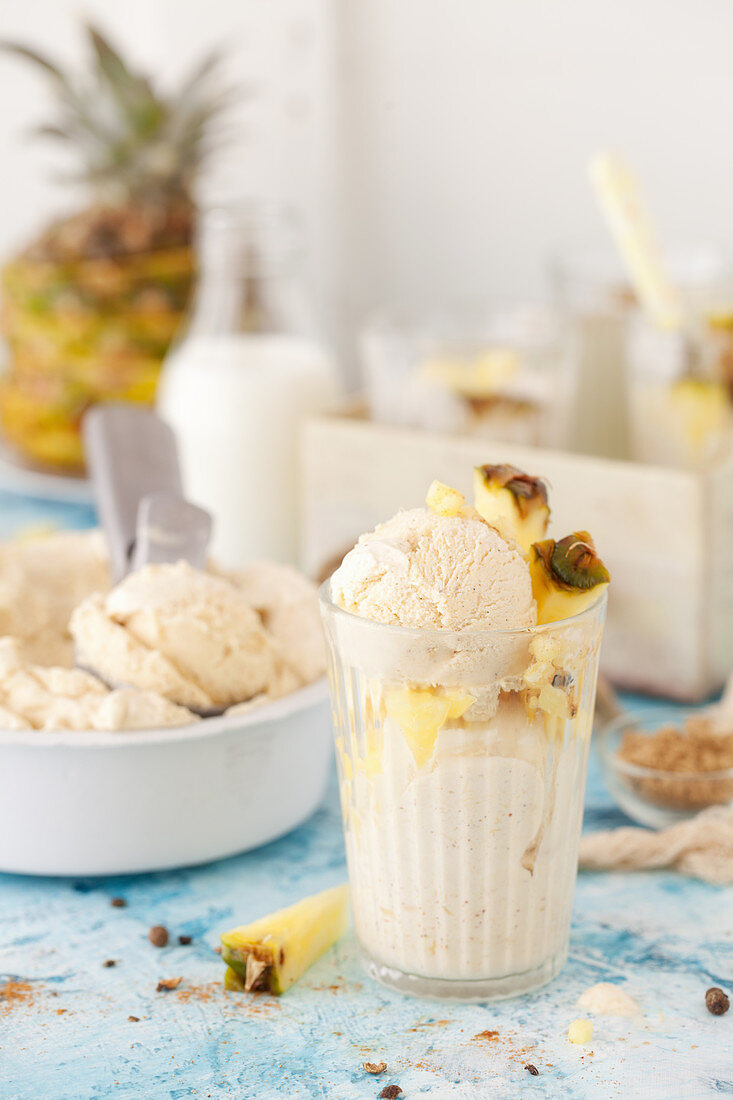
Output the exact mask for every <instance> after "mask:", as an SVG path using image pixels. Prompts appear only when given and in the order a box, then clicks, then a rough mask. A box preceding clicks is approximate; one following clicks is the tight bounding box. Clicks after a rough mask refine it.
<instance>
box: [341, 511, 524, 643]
mask: <svg viewBox="0 0 733 1100" xmlns="http://www.w3.org/2000/svg"><path fill="white" fill-rule="evenodd" d="M331 591H332V595H333V599H334V600H335V601H336V603H337V604H338V605H339V607H342V608H344V610H345V611H351V612H352V613H353V614H355V615H362V616H364V617H365V618H367V619H373V620H375V621H376V622H380V623H395V624H398V625H399V626H407V627H419V628H420V629H438V628H440V629H444V630H476V629H484V630H501V629H505V628H513V629H514V628H520V627H526V626H532V625H533V624H534V623H536V622H537V612H536V608H535V605H534V600H533V599H532V584H531V582H530V578H529V569H528V568H527V563H526V562H525V561H524V559H523V558H522V557H521V555H520V554H519V553H518V552H517V550H516V549H515V548H514V547H512V546H510V545H509V543H507V542H506V541H505V540H504V539H503V538H502V537H501V535H499V533H498V532H497V531H495V530H494V528H493V527H489V526H488V524H486V523H484V522H483V520H482V519H480V518H479V517H476V518H464V517H461V516H440V515H436V513H435V512H432V511H430V510H428V509H426V508H413V509H411V510H410V511H405V512H398V513H397V515H396V516H395V517H394V518H393V519H391V520H389V521H388V522H387V523H383V524H381V525H380V526H379V527H377V528H376V530H374V531H371V532H370V533H369V534H367V535H362V536H361V538H360V539H359V541H358V543H357V544H356V546H355V547H354V549H353V550H351V551H349V553H348V554H347V555H346V557H345V558H344V560H343V562H342V563H341V565H340V566H339V568H338V569H337V570H336V572H335V573H334V575H333V577H332V578H331Z"/></svg>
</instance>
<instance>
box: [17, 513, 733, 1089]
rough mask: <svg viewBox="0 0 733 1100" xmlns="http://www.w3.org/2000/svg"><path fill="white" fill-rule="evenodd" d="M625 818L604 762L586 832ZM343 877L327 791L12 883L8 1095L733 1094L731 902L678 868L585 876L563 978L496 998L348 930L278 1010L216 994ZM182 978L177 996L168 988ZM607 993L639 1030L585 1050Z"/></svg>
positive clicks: (604, 1037)
mask: <svg viewBox="0 0 733 1100" xmlns="http://www.w3.org/2000/svg"><path fill="white" fill-rule="evenodd" d="M23 517H24V519H25V520H27V519H28V516H27V515H26V513H25V512H23ZM67 518H68V517H67ZM33 519H35V520H37V519H38V516H36V515H34V516H33ZM85 521H86V520H85V516H83V515H79V516H76V518H75V519H74V518H73V517H72V519H71V522H72V524H73V523H75V522H78V524H79V525H83V524H84V522H85ZM0 525H1V523H0ZM645 705H647V706H649V705H651V704H645ZM0 766H1V765H0ZM28 795H29V797H31V798H32V797H33V792H32V791H29V792H28ZM624 821H625V819H624V817H623V815H622V814H621V812H620V811H618V810H617V809H616V808H615V807H614V805H613V803H612V801H611V798H610V796H609V795H608V794H607V792H606V791H605V788H604V786H603V783H602V780H601V777H600V774H599V771H598V762H597V759H596V758H595V757H593V758H592V761H591V772H590V778H589V784H588V794H587V803H586V814H585V827H586V829H598V828H605V827H608V826H613V825H617V824H622V823H623V822H624ZM344 877H345V866H344V850H343V841H342V834H341V824H340V814H339V810H338V802H337V792H336V787H335V782H334V783H332V785H331V789H330V791H329V794H328V797H327V800H326V802H325V804H324V806H323V807H322V809H321V810H320V811H319V812H318V813H317V814H316V815H315V817H313V818H312V819H311V821H309V822H308V823H307V824H306V825H304V826H303V827H302V828H300V829H299V830H297V831H296V832H295V833H293V834H291V835H290V836H288V837H286V838H284V839H283V840H280V841H278V842H276V843H274V844H270V845H268V846H267V847H265V848H262V849H260V850H259V851H257V852H252V853H250V854H248V855H243V856H239V857H236V858H234V859H229V860H225V861H222V862H220V863H216V864H213V865H209V866H206V867H201V868H193V869H188V870H183V871H175V872H171V873H168V874H155V875H146V876H138V877H130V878H115V879H103V880H100V879H95V880H83V881H80V880H62V879H33V878H23V877H20V876H2V875H0V986H2V987H3V989H4V996H3V997H2V998H0V1097H1V1098H2V1100H87V1098H92V1097H108V1096H114V1097H119V1098H120V1100H145V1098H148V1097H150V1098H155V1100H159V1098H171V1100H182V1098H184V1097H201V1098H204V1097H206V1098H208V1097H211V1098H216V1100H220V1098H224V1097H227V1098H238V1100H249V1098H252V1100H255V1098H257V1100H274V1098H280V1097H283V1098H288V1100H310V1098H312V1097H323V1098H333V1100H368V1098H371V1097H376V1096H377V1095H378V1093H379V1092H380V1091H381V1089H382V1088H383V1087H384V1085H386V1084H392V1083H396V1084H399V1085H400V1086H401V1088H402V1089H403V1096H404V1100H411V1098H413V1097H417V1096H427V1097H430V1098H431V1100H443V1098H446V1100H448V1098H450V1100H483V1098H485V1097H498V1098H501V1100H508V1098H516V1097H525V1096H526V1097H529V1096H536V1097H577V1098H584V1097H588V1098H591V1097H592V1098H596V1097H597V1098H602V1100H608V1098H616V1097H618V1098H621V1100H627V1098H633V1097H645V1098H650V1100H656V1098H659V1100H672V1098H674V1100H687V1098H689V1100H692V1098H699V1097H713V1096H719V1095H721V1094H726V1095H728V1094H731V1093H733V1011H732V1012H731V1013H729V1015H728V1016H723V1017H714V1016H711V1015H710V1014H709V1013H708V1012H707V1010H706V1008H705V1004H704V994H705V990H706V989H707V988H708V987H709V986H711V985H723V986H726V987H728V988H730V985H731V983H733V921H732V919H731V910H732V908H733V906H732V905H731V902H732V900H733V899H732V896H731V892H730V891H724V890H721V889H716V888H714V887H710V886H706V885H704V884H702V883H699V882H695V881H692V880H688V879H684V878H681V877H680V876H678V875H676V874H673V873H666V872H655V873H644V874H636V875H625V874H581V876H580V878H579V882H578V888H577V893H576V901H575V910H574V921H573V932H572V941H571V948H570V959H569V962H568V964H567V966H566V968H565V970H564V971H563V972H562V974H561V975H560V977H559V978H558V979H557V980H556V981H555V982H554V983H552V984H551V985H550V986H548V987H546V988H545V989H543V990H541V991H539V992H538V993H535V994H532V995H529V996H526V997H522V998H519V999H516V1000H513V1001H507V1002H502V1003H500V1004H497V1005H466V1006H456V1005H449V1004H444V1003H440V1002H430V1001H420V1000H413V999H409V998H405V997H402V996H399V995H397V994H394V993H391V992H389V991H387V990H385V989H382V988H381V987H380V986H378V985H375V984H374V983H372V982H371V981H370V980H369V979H368V978H366V977H365V976H364V975H363V974H362V972H361V971H360V969H359V966H358V963H357V962H356V957H355V949H354V943H353V939H352V937H351V936H347V937H346V938H345V939H344V940H343V941H342V942H341V943H339V944H338V945H337V946H336V947H335V948H334V949H333V950H331V951H330V952H329V953H328V954H327V955H326V956H324V957H323V958H322V959H321V960H320V961H319V962H318V963H317V964H316V965H315V966H314V967H313V968H312V969H311V970H310V971H309V972H308V973H307V975H306V976H305V977H304V978H303V979H302V980H301V981H300V982H299V983H298V984H297V985H296V986H295V987H293V989H292V990H291V991H290V992H289V993H288V994H286V995H285V996H283V997H282V998H280V999H275V998H270V997H263V996H259V997H247V996H244V995H236V994H227V993H225V992H224V990H223V988H222V980H221V979H222V971H223V967H222V964H221V960H220V959H219V957H218V956H217V954H216V953H215V950H214V949H215V947H216V945H217V942H218V935H219V933H220V932H221V931H223V930H225V929H227V928H229V927H231V926H232V925H234V924H238V923H241V922H246V921H249V920H251V919H253V918H254V917H257V916H260V915H262V914H264V913H267V912H268V911H270V910H272V909H275V908H278V907H279V906H282V905H285V904H288V903H289V902H291V901H294V900H296V899H297V898H299V897H301V896H303V895H304V894H308V893H312V892H314V891H316V890H321V889H324V888H325V887H327V886H331V885H333V884H335V883H338V882H340V881H342V880H343V879H344ZM113 897H122V898H124V899H125V901H126V903H127V904H126V906H125V907H124V908H116V907H113V906H112V905H111V899H112V898H113ZM155 924H163V925H165V926H166V927H167V928H168V929H169V930H170V933H171V943H170V945H169V946H168V947H165V948H162V949H161V948H156V947H153V946H152V944H151V943H150V942H149V940H148V935H147V933H148V930H149V928H150V927H151V926H152V925H155ZM179 935H184V936H191V937H192V943H191V944H190V945H189V946H181V945H179V944H178V940H177V937H178V936H179ZM107 960H114V962H115V965H114V966H105V965H104V963H105V961H107ZM179 976H181V977H182V979H183V980H182V982H181V984H180V985H179V986H178V988H177V989H175V990H171V991H169V992H160V993H159V992H156V986H157V983H158V981H159V980H160V979H161V978H174V977H179ZM598 981H612V982H616V983H618V984H619V985H621V986H623V988H624V989H626V990H627V991H628V992H630V993H631V994H632V995H633V996H634V997H636V998H637V999H638V1000H639V1002H640V1003H641V1005H642V1007H643V1010H644V1013H645V1019H644V1023H643V1025H642V1024H640V1023H638V1022H629V1021H627V1020H619V1019H612V1018H607V1017H597V1018H596V1019H595V1034H594V1038H593V1041H592V1043H591V1044H590V1045H588V1046H586V1047H580V1046H573V1045H571V1044H570V1043H569V1042H568V1041H567V1038H566V1031H567V1026H568V1024H569V1023H570V1021H571V1020H573V1019H574V1018H576V1017H577V1016H579V1015H581V1014H582V1013H580V1011H579V1010H578V1009H577V1007H576V1004H575V1002H576V1000H577V998H578V996H579V995H580V993H582V992H583V990H585V989H586V988H587V987H588V986H590V985H593V984H594V983H596V982H598ZM131 1017H136V1018H137V1019H136V1020H132V1019H131ZM486 1033H491V1034H486ZM494 1033H496V1034H494ZM365 1061H371V1062H379V1061H385V1062H386V1063H387V1065H388V1071H387V1072H386V1073H385V1074H384V1075H383V1076H380V1077H378V1078H376V1077H370V1076H368V1075H367V1074H366V1073H365V1072H364V1071H363V1070H362V1068H361V1066H362V1062H365ZM527 1063H532V1064H534V1065H535V1066H536V1067H537V1069H538V1070H539V1075H538V1076H536V1077H535V1076H530V1075H529V1074H528V1072H527V1071H526V1070H525V1069H524V1066H525V1065H526V1064H527Z"/></svg>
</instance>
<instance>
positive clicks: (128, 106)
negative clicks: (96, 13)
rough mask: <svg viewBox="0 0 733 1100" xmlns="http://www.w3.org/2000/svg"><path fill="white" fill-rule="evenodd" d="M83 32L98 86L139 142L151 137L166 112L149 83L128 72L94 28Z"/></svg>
mask: <svg viewBox="0 0 733 1100" xmlns="http://www.w3.org/2000/svg"><path fill="white" fill-rule="evenodd" d="M86 29H87V34H88V35H89V39H90V42H91V44H92V48H93V50H94V54H95V58H96V62H97V73H98V75H99V78H100V83H102V85H103V86H105V87H106V88H107V89H108V90H109V92H110V94H111V95H112V97H113V99H114V100H115V102H116V103H117V104H118V105H119V107H120V109H121V112H122V117H123V118H124V119H125V120H126V122H127V123H128V125H129V128H130V130H131V131H132V132H133V133H134V134H135V135H136V137H138V138H139V137H140V136H147V135H151V134H154V133H155V132H156V131H157V129H158V128H159V126H160V124H161V122H162V120H163V117H164V114H165V109H164V106H163V104H162V103H161V101H160V100H159V99H158V98H156V96H155V94H154V93H153V90H152V88H151V86H150V83H149V81H148V80H147V79H146V78H145V77H143V76H137V75H136V74H135V73H133V72H131V71H130V69H128V67H127V65H126V64H125V62H124V61H123V60H122V57H121V56H120V54H119V53H118V52H117V50H115V49H114V47H113V46H112V45H111V44H110V43H109V41H108V40H107V39H106V38H105V37H104V36H103V35H102V34H101V33H100V32H99V31H98V30H97V28H96V27H94V26H92V25H91V24H89V25H88V26H87V28H86Z"/></svg>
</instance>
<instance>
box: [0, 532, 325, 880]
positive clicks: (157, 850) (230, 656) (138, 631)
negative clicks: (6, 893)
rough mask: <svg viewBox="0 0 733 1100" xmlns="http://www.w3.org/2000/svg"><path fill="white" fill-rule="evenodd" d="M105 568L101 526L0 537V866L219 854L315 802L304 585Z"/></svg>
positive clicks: (317, 770)
mask: <svg viewBox="0 0 733 1100" xmlns="http://www.w3.org/2000/svg"><path fill="white" fill-rule="evenodd" d="M109 572H110V571H109V569H108V562H107V557H106V551H105V546H104V542H103V540H102V539H101V538H100V537H99V533H98V532H91V533H89V534H86V533H72V532H67V533H63V532H62V533H58V534H54V535H51V536H49V537H43V538H38V539H18V540H13V541H12V542H9V543H7V544H0V762H1V763H2V767H0V870H1V871H10V872H21V873H30V874H73V875H95V874H118V873H127V872H134V871H148V870H158V869H163V868H169V867H175V866H181V865H186V864H191V863H198V862H204V861H207V860H210V859H218V858H221V857H223V856H226V855H231V854H233V853H235V852H239V851H243V850H245V849H248V848H252V847H256V846H258V845H259V844H262V843H265V842H267V841H269V840H272V839H274V838H275V837H276V836H280V835H283V834H284V833H286V832H288V831H290V829H292V828H294V827H295V826H296V825H298V824H300V823H301V822H302V821H304V820H305V819H306V818H307V817H308V816H309V815H310V814H311V813H312V812H313V810H314V809H315V808H316V807H317V806H318V804H319V803H320V801H321V799H322V797H323V794H324V791H325V787H326V783H327V779H328V774H329V770H330V767H331V762H332V757H333V748H332V741H333V738H332V734H331V728H330V722H329V706H328V690H327V685H326V683H325V677H324V672H325V652H324V645H323V631H322V626H321V619H320V615H319V610H318V599H317V593H316V588H315V586H314V585H313V584H312V583H311V582H310V581H309V580H307V578H305V577H303V576H301V575H300V574H299V573H297V572H296V570H294V569H292V568H290V567H288V566H284V565H280V564H278V563H276V562H270V561H253V562H250V563H249V564H247V565H245V566H243V567H242V568H240V569H237V570H236V571H228V572H225V571H223V570H217V569H216V568H215V567H214V566H210V567H209V569H208V570H199V569H195V568H193V567H192V566H190V565H188V564H186V563H185V562H172V563H167V564H160V565H157V564H156V565H148V566H145V567H144V568H142V569H139V570H137V571H136V572H134V573H130V574H129V575H127V576H126V577H125V578H124V579H123V580H122V581H120V582H119V583H118V584H117V585H114V586H113V585H112V584H111V578H110V575H109ZM74 658H76V667H73V662H74ZM214 711H222V712H223V713H221V714H220V715H219V716H209V715H211V713H212V712H214Z"/></svg>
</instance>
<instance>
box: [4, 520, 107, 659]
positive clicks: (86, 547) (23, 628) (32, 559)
mask: <svg viewBox="0 0 733 1100" xmlns="http://www.w3.org/2000/svg"><path fill="white" fill-rule="evenodd" d="M109 585H110V580H109V571H108V567H107V553H106V548H105V544H104V539H103V537H102V535H101V533H100V532H99V531H64V532H59V533H57V534H50V535H44V536H38V537H27V538H17V539H13V540H11V541H9V542H3V543H0V636H4V635H9V636H12V637H14V638H15V639H16V640H17V642H18V644H19V646H20V649H21V651H22V653H23V656H24V657H25V658H26V659H27V660H28V661H30V662H31V663H32V664H38V665H58V666H61V667H65V668H71V666H72V665H73V663H74V653H73V645H72V641H71V635H70V633H69V619H70V617H71V613H72V611H73V610H74V608H75V607H76V605H77V604H78V603H80V602H81V600H83V599H84V598H85V597H86V596H89V595H91V593H93V592H106V591H107V589H108V588H109Z"/></svg>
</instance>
